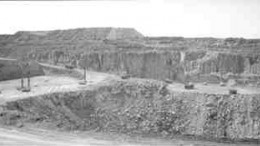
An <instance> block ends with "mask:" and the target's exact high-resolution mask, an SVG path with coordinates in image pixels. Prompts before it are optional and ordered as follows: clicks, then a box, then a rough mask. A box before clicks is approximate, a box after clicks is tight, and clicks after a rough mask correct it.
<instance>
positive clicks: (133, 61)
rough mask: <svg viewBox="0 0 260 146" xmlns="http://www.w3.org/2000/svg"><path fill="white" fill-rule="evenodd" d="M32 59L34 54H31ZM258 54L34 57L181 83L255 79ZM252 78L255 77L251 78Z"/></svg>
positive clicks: (61, 54) (56, 53)
mask: <svg viewBox="0 0 260 146" xmlns="http://www.w3.org/2000/svg"><path fill="white" fill-rule="evenodd" d="M31 56H33V55H31ZM259 56H260V55H259V54H254V55H242V54H235V53H220V52H213V51H158V50H157V51H135V52H126V51H117V52H115V51H112V52H104V51H103V52H90V53H83V54H74V55H71V54H66V53H65V52H63V51H54V52H49V53H47V55H45V57H44V55H43V56H42V55H41V54H34V58H35V59H38V60H40V61H45V62H46V61H48V62H53V63H55V64H59V63H60V64H64V63H71V64H72V65H75V66H79V64H80V62H81V63H82V62H83V63H82V64H83V65H81V66H85V67H86V68H88V69H92V70H95V71H102V72H115V73H119V72H127V73H129V74H132V75H134V76H136V77H143V78H154V79H166V78H168V79H172V80H177V81H184V78H185V77H184V76H186V75H187V76H189V77H190V80H193V81H207V80H208V81H219V80H220V76H221V75H231V76H233V77H237V78H239V77H240V76H251V77H252V78H253V79H252V80H256V79H257V80H258V78H257V76H259V75H260V57H259ZM254 77H255V78H254Z"/></svg>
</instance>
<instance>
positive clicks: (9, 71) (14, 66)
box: [0, 59, 44, 81]
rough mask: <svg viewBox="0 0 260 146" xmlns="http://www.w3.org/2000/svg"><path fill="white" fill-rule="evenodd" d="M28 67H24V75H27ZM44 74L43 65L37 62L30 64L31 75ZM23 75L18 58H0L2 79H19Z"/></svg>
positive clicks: (0, 77)
mask: <svg viewBox="0 0 260 146" xmlns="http://www.w3.org/2000/svg"><path fill="white" fill-rule="evenodd" d="M27 73H28V68H27V69H23V74H24V77H27V76H26V75H27ZM39 75H44V72H43V69H42V67H41V66H40V65H39V64H38V63H37V62H31V64H30V76H31V77H33V76H39ZM21 77H22V70H21V68H20V67H19V63H18V61H16V60H1V59H0V81H3V80H10V79H18V78H21Z"/></svg>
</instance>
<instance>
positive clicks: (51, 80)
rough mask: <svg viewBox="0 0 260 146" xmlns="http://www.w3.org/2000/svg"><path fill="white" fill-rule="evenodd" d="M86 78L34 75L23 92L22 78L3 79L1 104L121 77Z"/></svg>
mask: <svg viewBox="0 0 260 146" xmlns="http://www.w3.org/2000/svg"><path fill="white" fill-rule="evenodd" d="M86 78H87V84H86V85H81V84H80V82H82V81H81V80H79V79H76V78H72V77H69V76H58V75H52V76H38V77H32V78H31V91H30V92H21V91H19V90H18V88H19V87H20V86H21V80H20V79H16V80H8V81H2V82H1V83H0V91H1V94H0V104H3V103H5V102H6V101H11V100H16V99H20V98H26V97H30V96H36V95H43V94H48V93H54V92H64V91H65V92H68V91H76V90H82V89H85V88H88V87H91V86H93V85H96V84H98V83H101V84H102V82H106V80H111V79H119V77H116V76H114V75H110V74H105V73H98V72H87V77H86ZM130 80H132V79H130ZM133 80H138V79H133ZM24 84H25V86H27V79H24ZM168 89H170V90H172V91H176V92H198V93H208V94H228V92H229V89H237V91H238V93H239V94H260V89H259V88H256V87H229V86H224V87H222V86H220V85H218V84H208V85H203V84H200V83H197V84H195V88H194V89H192V90H186V89H184V87H183V84H181V83H173V84H169V86H168Z"/></svg>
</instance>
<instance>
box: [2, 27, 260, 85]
mask: <svg viewBox="0 0 260 146" xmlns="http://www.w3.org/2000/svg"><path fill="white" fill-rule="evenodd" d="M259 48H260V40H257V39H249V40H247V39H243V38H227V39H215V38H182V37H169V38H167V37H159V38H152V37H143V35H141V34H140V33H139V32H137V31H136V30H134V29H132V28H80V29H70V30H55V31H34V32H17V33H16V34H14V35H1V36H0V55H1V56H3V57H13V58H17V57H21V56H27V57H29V58H32V59H35V60H37V61H39V62H45V63H53V64H57V65H64V64H71V65H73V66H75V67H87V68H88V69H92V70H95V71H102V72H111V73H120V72H127V73H129V74H132V75H134V76H136V77H142V78H153V79H160V80H161V79H166V78H168V79H171V80H175V81H181V82H184V81H186V80H191V81H194V82H220V81H221V80H225V79H223V78H233V79H236V80H237V79H241V80H247V81H248V82H257V81H259V78H260V49H259ZM79 64H84V65H81V66H80V65H79ZM255 84H256V83H255Z"/></svg>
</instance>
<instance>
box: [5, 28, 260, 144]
mask: <svg viewBox="0 0 260 146" xmlns="http://www.w3.org/2000/svg"><path fill="white" fill-rule="evenodd" d="M138 137H139V138H138ZM141 137H142V138H141ZM20 144H24V145H65V146H66V145H138V146H140V145H142V146H143V145H176V146H177V145H187V146H188V145H189V146H190V145H196V146H200V145H201V146H202V145H203V146H205V145H207V146H208V145H209V146H211V145H212V146H213V145H214V146H216V145H220V146H226V145H228V146H230V145H260V39H244V38H225V39H220V38H183V37H149V36H143V35H142V34H141V33H139V32H138V31H136V30H135V29H133V28H79V29H70V30H53V31H21V32H17V33H15V34H13V35H0V145H20Z"/></svg>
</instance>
